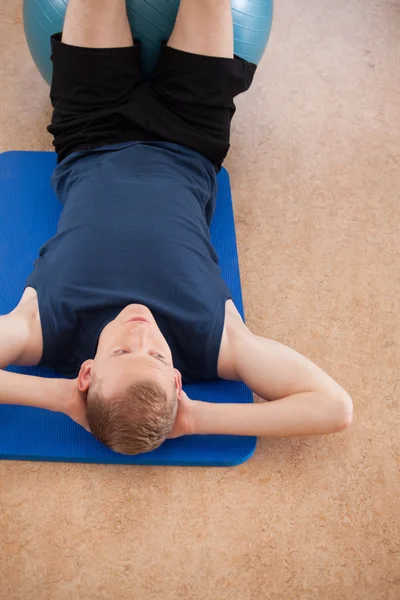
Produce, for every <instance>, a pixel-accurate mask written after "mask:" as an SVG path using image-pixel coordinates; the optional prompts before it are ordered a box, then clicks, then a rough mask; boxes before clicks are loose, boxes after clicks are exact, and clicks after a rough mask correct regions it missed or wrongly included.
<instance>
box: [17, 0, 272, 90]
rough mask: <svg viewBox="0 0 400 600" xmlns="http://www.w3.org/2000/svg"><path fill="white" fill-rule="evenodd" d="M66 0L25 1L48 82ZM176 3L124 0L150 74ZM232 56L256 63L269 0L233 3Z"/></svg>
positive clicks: (30, 37)
mask: <svg viewBox="0 0 400 600" xmlns="http://www.w3.org/2000/svg"><path fill="white" fill-rule="evenodd" d="M215 2H218V0H215ZM67 4H68V0H24V27H25V34H26V40H27V42H28V46H29V50H30V52H31V55H32V58H33V60H34V62H35V63H36V66H37V67H38V69H39V71H40V73H41V74H42V76H43V77H44V79H45V80H46V81H47V82H48V83H50V81H51V73H52V65H51V61H50V36H51V35H53V34H54V33H58V32H59V31H62V28H63V23H64V17H65V11H66V9H67ZM178 7H179V0H127V10H128V16H129V21H130V23H131V26H132V32H133V35H134V37H135V38H136V39H138V40H140V41H141V43H142V68H143V72H144V73H145V75H146V76H149V74H150V73H151V72H152V71H153V69H154V66H155V63H156V61H157V55H158V52H159V47H160V43H161V42H162V41H163V40H165V39H168V37H169V36H170V34H171V31H172V28H173V26H174V23H175V18H176V13H177V10H178ZM232 12H233V21H234V36H235V53H236V54H237V55H238V56H240V57H241V58H244V59H246V60H248V61H250V62H253V63H258V62H259V61H260V59H261V57H262V55H263V52H264V49H265V47H266V45H267V42H268V38H269V34H270V30H271V24H272V0H232Z"/></svg>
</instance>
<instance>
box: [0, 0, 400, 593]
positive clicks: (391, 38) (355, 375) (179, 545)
mask: <svg viewBox="0 0 400 600" xmlns="http://www.w3.org/2000/svg"><path fill="white" fill-rule="evenodd" d="M0 56H1V62H0V82H1V94H0V150H1V151H3V150H11V149H28V150H30V149H35V150H36V149H37V150H40V149H45V150H47V149H50V137H49V136H48V134H47V132H46V130H45V126H46V124H47V123H48V121H49V115H50V110H49V102H48V88H47V86H46V85H45V84H44V83H43V81H42V80H41V79H40V76H39V75H38V74H37V71H36V70H35V68H34V65H33V63H32V61H31V59H30V56H29V54H28V51H27V48H26V46H25V42H24V36H23V26H22V8H21V0H2V1H1V4H0ZM399 131H400V3H399V1H398V0H369V1H368V2H365V1H364V0H336V1H335V2H332V1H330V0H276V4H275V19H274V26H273V31H272V35H271V39H270V44H269V46H268V50H267V53H266V55H265V57H264V59H263V61H262V64H261V66H260V69H259V72H258V75H257V78H256V81H255V83H254V86H253V87H252V89H251V91H250V92H249V93H248V94H246V95H245V96H242V97H241V98H240V99H239V101H238V112H237V117H236V120H235V125H234V130H233V148H232V151H231V154H230V157H229V160H228V162H227V166H228V168H229V170H230V173H231V177H232V185H233V194H234V205H235V215H236V223H237V235H238V244H239V252H240V263H241V270H242V280H243V292H244V299H245V306H246V313H247V319H248V323H249V325H250V326H251V328H252V329H253V330H254V331H255V332H257V333H259V334H262V335H266V336H268V337H272V338H276V339H278V340H280V341H282V342H284V343H287V344H289V345H292V346H293V347H295V348H296V349H297V350H299V351H300V352H303V353H304V354H306V355H308V356H309V357H310V358H312V359H313V360H315V361H316V362H317V363H318V364H320V365H321V366H322V367H323V368H325V369H326V370H328V372H329V373H330V374H331V375H333V376H334V377H335V378H337V379H338V380H339V382H340V383H341V384H342V385H343V386H344V387H345V388H346V389H347V390H348V391H349V392H350V393H351V395H352V397H353V399H354V403H355V416H356V419H355V424H354V426H353V427H352V429H351V430H350V431H347V432H345V433H342V434H339V435H335V436H331V437H324V438H318V439H317V438H315V439H311V438H309V439H293V440H282V439H263V440H260V441H259V443H258V448H257V452H256V454H255V456H254V458H253V459H251V460H250V461H249V462H248V463H246V464H244V465H242V466H240V467H238V468H233V469H203V470H202V469H195V468H193V469H191V468H189V469H180V468H158V469H156V468H136V467H115V466H96V465H94V466H93V465H69V464H40V463H9V462H0V599H1V600H3V599H4V600H5V599H7V600H17V599H24V600H67V599H68V600H69V599H82V600H92V599H93V600H100V599H107V600H120V599H121V600H122V599H133V600H172V599H174V600H177V599H180V598H182V599H185V600H188V599H195V600H208V599H210V600H211V599H214V598H217V599H218V600H253V599H254V600H269V599H270V600H360V599H363V600H399V598H400V509H399V506H400V504H399V497H398V496H399V484H400V475H399V462H400V416H399V393H400V387H399V371H398V363H399V361H398V357H399V355H400V325H399V295H400V276H399V269H400V236H399V220H400V203H399V198H400V168H399V166H400V165H399V163H400V141H399V140H400V135H399ZM0 293H1V291H0ZM0 435H1V431H0Z"/></svg>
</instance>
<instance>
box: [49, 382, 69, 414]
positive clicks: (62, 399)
mask: <svg viewBox="0 0 400 600" xmlns="http://www.w3.org/2000/svg"><path fill="white" fill-rule="evenodd" d="M52 381H53V384H54V387H53V408H52V410H54V411H55V412H60V413H64V414H66V415H68V411H69V403H70V400H71V397H72V395H73V390H74V380H73V379H53V380H52Z"/></svg>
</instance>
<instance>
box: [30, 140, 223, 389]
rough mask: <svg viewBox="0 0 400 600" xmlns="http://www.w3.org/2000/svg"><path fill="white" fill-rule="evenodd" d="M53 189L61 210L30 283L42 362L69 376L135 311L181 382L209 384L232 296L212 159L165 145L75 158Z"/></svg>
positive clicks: (133, 146) (141, 145)
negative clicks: (143, 311) (216, 224)
mask: <svg viewBox="0 0 400 600" xmlns="http://www.w3.org/2000/svg"><path fill="white" fill-rule="evenodd" d="M52 185H53V188H54V190H55V192H56V194H57V196H58V198H59V199H60V201H61V203H62V205H63V211H62V213H61V216H60V220H59V224H58V228H57V233H56V235H55V236H54V237H53V238H52V239H51V240H49V241H48V242H47V243H46V244H45V245H44V246H43V247H42V248H41V250H40V253H39V258H38V259H37V260H36V261H35V266H34V270H33V272H32V274H31V276H30V277H29V278H28V281H27V285H28V286H31V287H33V288H35V289H36V291H37V294H38V301H39V311H40V318H41V323H42V330H43V342H44V349H43V356H42V360H41V364H42V365H46V366H50V367H52V368H54V369H55V370H57V371H59V372H60V373H62V374H63V375H66V376H68V377H76V376H77V374H78V372H79V368H80V366H81V364H82V363H83V362H84V361H85V360H86V359H88V358H93V357H94V356H95V354H96V348H97V342H98V338H99V335H100V333H101V331H102V330H103V328H104V327H105V326H106V325H107V323H109V322H110V321H111V320H113V319H114V318H115V317H116V316H117V315H118V313H119V312H120V311H121V310H122V309H124V308H125V307H126V306H127V305H128V304H132V303H138V304H143V305H145V306H147V307H148V308H149V309H150V310H151V311H152V313H153V315H154V317H155V319H156V321H157V324H158V326H159V327H160V330H161V332H162V333H163V335H164V336H165V338H166V340H167V342H168V344H169V345H170V348H171V351H172V355H173V360H174V365H175V367H176V368H177V369H179V370H180V371H181V373H182V376H183V378H184V380H185V381H189V380H196V379H213V378H216V377H217V363H218V354H219V348H220V343H221V337H222V331H223V326H224V319H225V303H226V301H227V300H228V299H229V298H230V297H231V295H230V292H229V290H228V288H227V286H226V284H225V283H224V281H223V279H222V277H221V272H220V269H219V266H218V258H217V255H216V253H215V250H214V248H213V246H212V244H211V241H210V234H209V225H210V222H211V219H212V216H213V213H214V208H215V199H216V174H215V170H214V167H213V165H212V164H211V162H210V161H209V160H208V159H206V158H205V157H203V156H202V155H200V154H198V153H197V152H194V151H192V150H189V149H187V148H184V147H182V146H178V145H175V144H170V143H161V142H160V143H140V142H133V143H126V144H118V145H113V146H108V147H105V148H100V149H97V150H93V151H90V152H80V153H74V154H72V155H70V156H69V157H68V158H67V159H65V160H64V161H63V162H62V163H61V164H60V165H59V166H58V167H57V168H56V170H55V172H54V175H53V178H52Z"/></svg>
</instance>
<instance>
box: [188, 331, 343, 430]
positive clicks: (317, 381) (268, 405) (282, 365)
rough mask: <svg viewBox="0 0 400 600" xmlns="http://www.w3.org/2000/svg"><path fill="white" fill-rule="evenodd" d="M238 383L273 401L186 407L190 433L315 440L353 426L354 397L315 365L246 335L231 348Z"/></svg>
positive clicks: (235, 341)
mask: <svg viewBox="0 0 400 600" xmlns="http://www.w3.org/2000/svg"><path fill="white" fill-rule="evenodd" d="M231 344H232V348H231V352H232V353H231V356H232V359H231V360H232V361H233V365H232V367H233V368H232V379H238V380H240V381H243V382H244V383H246V384H247V385H248V386H249V387H250V388H251V389H252V390H253V392H255V393H256V394H257V395H258V396H260V397H261V398H263V399H264V400H267V401H272V400H274V402H263V403H257V404H209V403H204V402H186V400H185V405H186V408H187V411H188V419H187V422H188V423H189V424H190V432H191V433H196V434H209V433H215V434H231V435H232V434H233V435H255V436H274V437H291V436H309V435H321V434H327V433H334V432H336V431H340V430H341V429H344V428H345V427H347V426H348V425H350V423H351V421H352V413H353V410H352V402H351V398H350V396H349V395H348V394H347V393H346V392H345V391H344V390H343V388H342V387H341V386H340V385H339V384H338V383H336V382H335V381H334V380H333V379H332V378H331V377H329V375H327V374H326V373H325V372H324V371H322V370H321V369H320V368H319V367H317V366H316V365H315V364H313V363H312V362H311V361H310V360H308V359H307V358H305V357H304V356H302V355H301V354H299V353H298V352H296V351H295V350H292V349H291V348H288V347H287V346H284V345H283V344H280V343H278V342H274V341H272V340H268V339H264V338H261V337H258V336H255V335H253V334H251V333H250V332H249V331H248V330H247V329H243V331H242V333H241V334H240V335H237V336H236V339H235V340H234V341H233V342H231Z"/></svg>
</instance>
